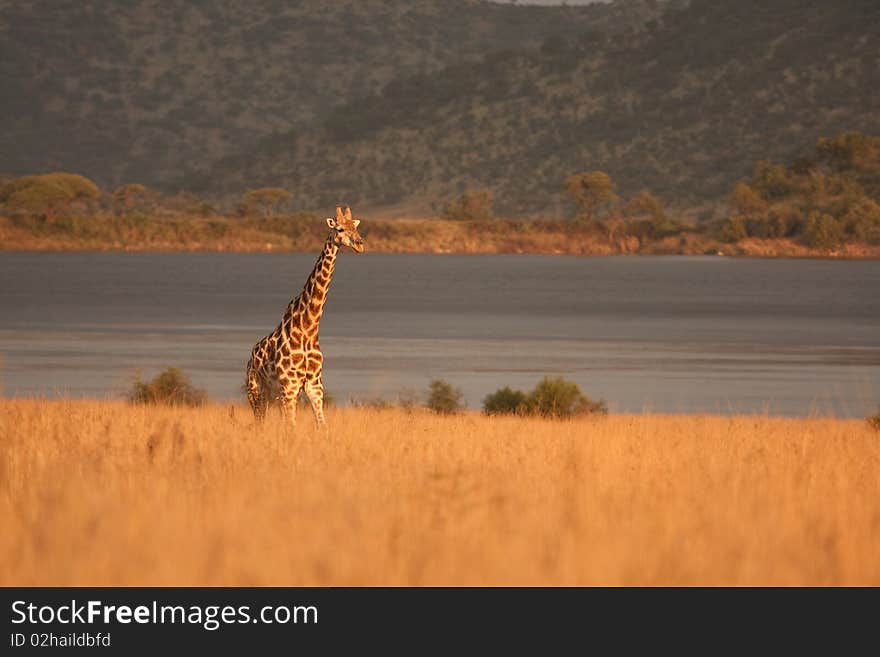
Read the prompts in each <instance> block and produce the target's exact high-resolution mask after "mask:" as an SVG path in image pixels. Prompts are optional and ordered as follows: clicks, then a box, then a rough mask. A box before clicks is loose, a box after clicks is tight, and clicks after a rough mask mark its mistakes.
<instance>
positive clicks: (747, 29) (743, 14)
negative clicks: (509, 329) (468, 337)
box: [181, 0, 880, 216]
mask: <svg viewBox="0 0 880 657" xmlns="http://www.w3.org/2000/svg"><path fill="white" fill-rule="evenodd" d="M878 107H880V4H878V3H877V2H876V1H874V0H839V1H838V0H835V1H833V2H832V1H831V0H820V1H819V2H810V3H806V2H802V1H801V0H774V2H769V3H768V2H764V1H762V0H743V1H740V2H721V1H719V0H693V1H692V2H690V4H689V5H688V6H687V7H684V8H682V7H681V6H680V5H676V6H675V7H674V8H672V9H670V10H669V11H668V12H667V13H665V14H664V15H663V16H662V17H661V18H659V19H654V20H651V21H649V22H648V23H647V25H646V27H645V29H644V30H641V31H634V32H631V33H627V34H625V35H621V34H614V35H609V34H603V33H602V32H596V31H583V32H581V33H580V34H578V35H577V36H573V37H571V38H564V39H563V38H559V39H554V40H551V41H549V42H545V43H544V44H543V45H542V46H541V47H539V48H531V49H530V48H521V49H516V50H510V51H505V52H495V53H493V54H490V55H487V56H485V57H483V59H482V60H481V61H479V62H476V63H473V62H465V63H458V64H455V65H451V66H448V67H446V68H444V69H442V70H440V71H432V72H431V73H429V74H416V75H410V76H405V75H404V76H398V77H396V78H395V79H394V80H392V81H391V82H390V83H389V84H387V85H386V86H385V87H384V88H382V90H381V91H378V92H371V93H368V94H365V95H363V96H362V97H360V98H358V99H357V100H355V101H352V102H350V103H347V104H343V105H341V106H339V107H337V108H336V109H335V110H334V111H333V112H331V113H330V114H329V115H326V116H323V117H321V118H320V120H318V121H316V122H314V123H312V124H311V125H310V126H309V129H308V130H303V129H300V128H295V129H292V130H291V131H289V132H287V133H285V134H284V135H283V137H281V138H279V139H277V140H275V141H273V142H266V143H263V144H260V145H259V146H257V147H255V148H252V149H250V150H247V151H245V152H244V153H243V154H242V155H240V156H238V157H232V158H228V159H226V160H225V161H223V162H220V163H219V164H217V165H216V166H214V167H212V168H210V169H209V170H207V171H206V172H204V173H203V174H201V175H200V176H188V177H185V178H183V179H182V180H181V182H182V184H183V185H184V186H185V187H188V188H190V189H194V190H197V191H199V192H200V193H208V194H215V195H222V194H223V193H224V192H226V191H227V190H240V189H241V188H243V187H245V186H248V185H277V186H282V187H286V188H288V189H290V190H291V191H292V192H293V193H294V195H295V197H296V198H298V199H299V201H300V203H302V204H303V206H305V207H319V206H326V205H330V204H332V203H335V202H337V201H338V200H339V199H341V198H344V199H345V200H347V201H348V202H350V203H352V204H354V205H358V206H364V205H370V206H374V207H385V208H387V207H400V208H404V209H405V210H406V211H409V212H421V213H425V214H430V213H432V212H434V213H436V212H439V211H440V210H441V209H442V207H443V205H444V204H445V203H447V202H448V201H449V200H450V199H454V198H455V197H456V196H457V195H459V194H461V193H462V192H464V191H466V190H467V189H469V188H472V187H482V188H487V189H489V190H490V191H491V193H492V194H493V197H494V202H495V207H496V209H497V210H498V211H499V212H500V213H501V214H503V215H505V216H528V215H531V216H535V215H542V216H548V215H550V216H554V215H555V216H571V214H573V212H574V207H573V206H572V205H571V203H570V201H569V196H568V194H567V192H566V191H565V190H564V188H563V182H564V181H565V179H566V178H567V177H568V176H570V175H572V174H574V173H577V172H580V171H588V170H602V171H605V172H607V173H608V174H609V175H610V176H611V177H612V178H613V179H614V180H615V181H616V182H617V185H618V189H619V191H621V192H623V193H624V194H627V195H632V194H635V193H637V192H638V191H640V190H642V189H649V190H651V192H653V193H654V194H655V195H657V196H659V197H660V198H661V199H663V200H665V201H666V202H667V203H672V204H675V205H678V206H680V207H681V206H698V205H700V204H705V203H706V202H711V201H717V200H720V199H723V198H724V197H725V196H726V194H727V193H728V191H729V190H730V188H731V186H732V185H733V184H734V183H735V182H736V181H737V180H738V179H740V178H742V177H744V176H747V175H748V174H749V172H750V171H751V168H752V165H753V163H754V162H755V161H757V160H760V159H765V158H771V159H774V160H777V161H781V162H788V161H790V160H791V159H792V158H794V157H795V156H796V155H797V154H798V153H801V152H803V151H805V150H806V149H809V148H811V147H812V146H813V145H814V144H815V143H816V141H817V139H819V138H821V137H830V136H833V135H835V134H839V133H843V132H847V131H861V132H866V133H870V134H880V111H878ZM704 207H705V206H704Z"/></svg>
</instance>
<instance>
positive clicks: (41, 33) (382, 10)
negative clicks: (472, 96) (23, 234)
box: [0, 0, 657, 187]
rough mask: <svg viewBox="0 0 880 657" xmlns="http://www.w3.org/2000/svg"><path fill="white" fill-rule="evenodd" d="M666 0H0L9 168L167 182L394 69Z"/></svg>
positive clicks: (637, 16) (3, 148)
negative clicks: (519, 0) (566, 2)
mask: <svg viewBox="0 0 880 657" xmlns="http://www.w3.org/2000/svg"><path fill="white" fill-rule="evenodd" d="M655 5H656V3H652V2H647V1H643V0H629V1H627V2H618V3H615V4H614V5H613V6H606V5H603V4H599V5H593V6H584V7H535V6H523V7H519V6H510V5H501V4H494V3H489V2H478V1H477V0H357V1H335V2H324V1H318V0H301V1H298V2H285V1H282V0H249V1H248V2H244V1H242V0H197V1H191V0H187V1H184V0H163V1H162V2H155V1H152V0H134V1H132V2H124V3H122V2H113V1H112V0H90V1H88V2H83V1H81V0H31V1H28V2H21V1H20V0H0V79H2V80H3V87H4V89H3V103H0V125H2V126H3V127H2V130H0V152H2V153H3V155H4V158H3V161H2V162H0V172H3V173H7V174H13V175H21V174H27V173H40V172H45V171H51V170H67V171H77V172H80V173H82V174H84V175H86V176H88V177H90V178H93V179H95V180H96V182H98V183H99V184H100V185H101V186H104V187H106V186H115V185H118V184H122V183H125V182H133V181H137V182H141V183H146V184H149V185H159V186H162V184H163V183H167V181H168V180H170V179H176V178H178V177H179V176H180V175H181V173H182V172H185V171H190V170H193V169H197V168H203V167H205V166H206V165H207V164H208V163H210V162H213V161H215V160H217V159H219V158H222V157H224V156H226V155H229V154H232V153H240V152H243V151H247V150H249V149H252V148H253V147H254V145H257V147H258V149H260V150H264V149H265V148H267V145H269V144H277V143H279V139H278V135H279V133H281V132H286V131H289V130H290V129H291V127H292V126H295V125H304V124H307V123H308V122H309V121H310V120H312V119H315V118H316V117H320V116H322V115H323V114H324V113H325V112H327V111H329V110H330V109H332V108H333V107H335V106H336V105H339V104H340V103H343V102H346V101H350V100H352V99H353V98H356V97H359V96H363V95H365V94H370V93H373V92H377V91H379V90H381V89H382V88H383V87H384V86H385V85H386V84H387V83H388V82H389V81H391V80H392V79H393V78H395V77H397V76H412V75H415V74H419V75H425V76H430V75H432V74H433V72H435V71H437V70H438V69H441V68H442V67H444V66H447V65H449V64H451V63H453V62H463V61H475V60H477V59H479V58H480V57H482V55H483V54H485V53H487V52H490V51H493V50H498V49H503V48H511V47H517V48H518V47H528V46H530V45H538V44H540V43H542V42H543V41H544V40H547V39H549V40H551V41H552V40H555V39H557V38H565V37H567V36H571V35H575V34H578V33H580V32H582V31H584V30H587V29H601V30H611V31H612V32H614V31H619V30H620V29H623V28H625V27H627V26H630V25H635V24H640V23H642V22H643V21H644V20H646V19H647V18H649V17H650V16H652V15H655V14H656V13H657V8H656V6H655ZM285 141H289V140H285Z"/></svg>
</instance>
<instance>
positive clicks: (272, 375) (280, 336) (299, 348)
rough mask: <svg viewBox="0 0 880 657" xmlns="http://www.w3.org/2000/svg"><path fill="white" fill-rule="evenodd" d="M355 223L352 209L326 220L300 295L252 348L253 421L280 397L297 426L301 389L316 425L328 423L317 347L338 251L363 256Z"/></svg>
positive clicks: (249, 386) (247, 382)
mask: <svg viewBox="0 0 880 657" xmlns="http://www.w3.org/2000/svg"><path fill="white" fill-rule="evenodd" d="M359 224H360V220H359V219H355V218H354V217H352V215H351V208H349V207H348V206H337V208H336V217H335V218H334V217H328V218H327V227H328V228H329V229H330V233H329V234H328V236H327V240H326V241H325V242H324V248H323V249H321V255H320V256H318V260H317V262H316V263H315V266H314V268H313V269H312V273H311V274H310V275H309V278H308V280H307V281H306V284H305V286H304V287H303V291H302V292H301V293H300V295H299V296H297V297H296V298H295V299H293V300H292V301H291V302H290V303H289V304H288V305H287V310H286V312H285V313H284V316H283V317H282V318H281V323H280V324H279V325H278V326H277V327H276V328H275V330H274V331H272V332H271V333H270V334H269V335H267V336H266V337H264V338H263V339H262V340H260V341H259V342H257V343H256V344H255V345H254V347H253V349H251V357H250V360H248V364H247V375H246V379H245V387H246V389H247V398H248V402H249V403H250V405H251V409H253V411H254V417H256V419H257V420H262V419H263V418H264V417H265V415H266V410H267V409H268V407H269V402H270V401H272V399H274V398H278V399H280V401H281V410H282V412H283V414H284V415H285V416H286V417H287V418H288V420H289V421H290V423H291V424H295V423H296V404H297V400H298V399H299V394H300V392H301V391H303V390H304V391H305V393H306V396H307V397H308V398H309V403H310V404H311V405H312V410H313V411H314V413H315V421H316V422H317V423H318V426H324V425H325V424H326V422H325V419H324V385H323V383H321V372H322V370H323V365H324V356H323V355H322V354H321V348H320V346H319V344H318V328H319V324H320V322H321V315H322V314H323V312H324V303H325V302H326V301H327V291H328V290H329V288H330V280H331V279H332V277H333V268H334V266H335V265H336V256H337V255H338V253H339V249H340V248H341V247H348V248H350V249H352V250H353V251H354V252H355V253H363V252H364V240H363V239H362V238H361V236H360V234H359V233H358V225H359Z"/></svg>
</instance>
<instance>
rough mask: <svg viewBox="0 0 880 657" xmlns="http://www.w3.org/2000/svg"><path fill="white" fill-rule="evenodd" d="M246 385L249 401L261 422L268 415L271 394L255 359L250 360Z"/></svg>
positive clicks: (255, 415)
mask: <svg viewBox="0 0 880 657" xmlns="http://www.w3.org/2000/svg"><path fill="white" fill-rule="evenodd" d="M245 387H246V388H247V398H248V403H249V404H250V405H251V410H252V411H253V412H254V418H255V419H256V420H257V421H258V422H259V421H261V420H262V419H263V418H264V417H266V409H267V408H268V407H269V396H268V390H267V389H266V382H265V381H263V377H262V376H260V372H259V371H258V369H257V367H256V366H255V365H254V361H253V359H251V360H250V361H248V367H247V377H246V379H245Z"/></svg>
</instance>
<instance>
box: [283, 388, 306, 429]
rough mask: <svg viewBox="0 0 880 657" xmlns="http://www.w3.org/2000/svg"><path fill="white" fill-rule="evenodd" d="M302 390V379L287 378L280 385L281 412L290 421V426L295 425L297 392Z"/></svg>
mask: <svg viewBox="0 0 880 657" xmlns="http://www.w3.org/2000/svg"><path fill="white" fill-rule="evenodd" d="M300 390H302V380H300V379H294V380H289V379H288V380H287V382H286V383H283V384H282V386H281V412H282V414H283V415H284V417H285V418H286V419H287V421H288V422H290V426H291V427H295V426H296V404H297V401H299V392H300Z"/></svg>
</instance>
